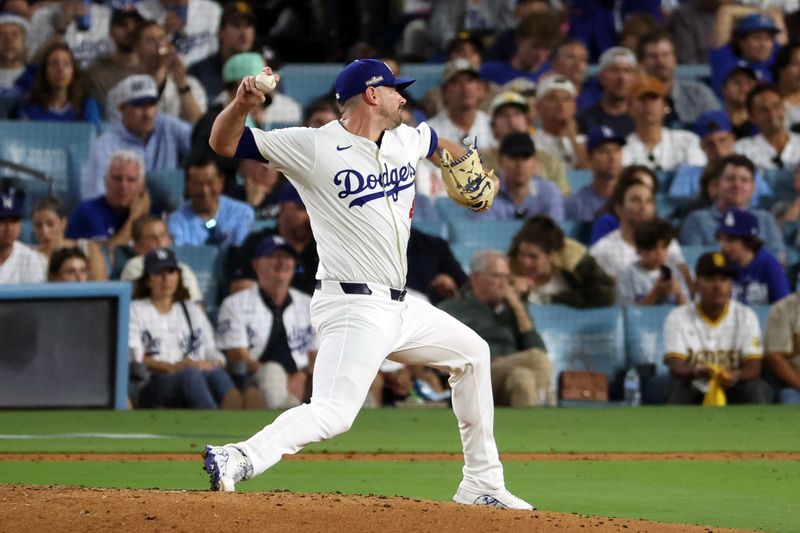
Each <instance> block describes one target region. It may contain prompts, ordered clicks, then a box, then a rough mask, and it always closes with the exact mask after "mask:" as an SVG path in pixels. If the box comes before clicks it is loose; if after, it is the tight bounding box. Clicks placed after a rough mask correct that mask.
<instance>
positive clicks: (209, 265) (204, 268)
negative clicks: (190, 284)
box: [173, 245, 222, 314]
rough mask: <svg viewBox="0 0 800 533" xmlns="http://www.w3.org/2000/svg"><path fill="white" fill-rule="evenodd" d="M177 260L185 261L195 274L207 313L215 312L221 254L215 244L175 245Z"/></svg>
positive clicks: (217, 300) (217, 299)
mask: <svg viewBox="0 0 800 533" xmlns="http://www.w3.org/2000/svg"><path fill="white" fill-rule="evenodd" d="M173 250H174V252H175V257H177V258H178V261H181V262H183V263H186V264H187V265H189V267H191V269H192V270H193V271H194V273H195V274H196V275H197V283H198V285H199V286H200V292H202V293H203V301H204V302H205V304H206V310H207V311H208V313H209V314H212V313H215V312H216V310H217V305H218V304H219V278H220V274H221V269H222V265H221V260H222V254H221V253H220V251H219V248H217V247H216V246H205V245H204V246H176V247H175V248H173Z"/></svg>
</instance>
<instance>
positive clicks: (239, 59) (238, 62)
mask: <svg viewBox="0 0 800 533" xmlns="http://www.w3.org/2000/svg"><path fill="white" fill-rule="evenodd" d="M263 69H264V57H263V56H262V55H261V54H258V53H256V52H243V53H241V54H235V55H232V56H231V57H230V58H229V59H228V60H227V61H226V62H225V66H223V67H222V81H224V82H225V83H239V82H240V81H242V79H244V78H245V77H246V76H255V75H256V74H258V73H259V72H261V71H262V70H263Z"/></svg>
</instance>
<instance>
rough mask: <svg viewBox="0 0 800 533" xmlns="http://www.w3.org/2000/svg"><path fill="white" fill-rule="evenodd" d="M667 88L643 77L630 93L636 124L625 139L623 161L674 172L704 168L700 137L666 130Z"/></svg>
mask: <svg viewBox="0 0 800 533" xmlns="http://www.w3.org/2000/svg"><path fill="white" fill-rule="evenodd" d="M666 97H667V88H666V86H665V85H664V84H663V83H661V81H659V80H658V79H656V78H654V77H652V76H647V75H645V76H641V77H640V78H639V79H638V80H637V82H636V84H635V85H634V86H633V90H632V91H631V102H630V106H629V108H628V112H629V113H630V115H631V117H633V122H634V124H635V125H636V126H635V128H634V131H633V133H631V134H630V135H628V137H627V138H626V139H625V141H626V142H625V147H624V148H623V149H622V162H623V164H625V166H628V165H645V166H647V167H649V168H651V169H653V170H655V171H672V170H675V169H676V168H678V167H679V166H681V165H693V166H705V164H706V155H705V154H704V153H703V150H702V149H701V148H700V138H699V137H698V136H697V135H695V134H694V133H692V132H690V131H684V130H673V129H670V128H665V127H664V118H665V117H666V116H667V113H668V112H669V107H668V106H667V101H666Z"/></svg>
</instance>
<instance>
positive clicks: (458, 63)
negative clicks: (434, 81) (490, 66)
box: [442, 57, 479, 85]
mask: <svg viewBox="0 0 800 533" xmlns="http://www.w3.org/2000/svg"><path fill="white" fill-rule="evenodd" d="M462 72H467V73H469V74H472V76H473V77H474V78H477V77H478V75H479V74H478V69H476V68H475V65H473V64H472V63H470V62H469V60H468V59H465V58H463V57H459V58H457V59H453V60H452V61H448V62H447V63H445V65H444V70H443V71H442V85H445V84H447V83H448V82H450V80H452V79H453V78H454V77H456V76H457V75H458V74H461V73H462Z"/></svg>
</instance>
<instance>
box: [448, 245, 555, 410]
mask: <svg viewBox="0 0 800 533" xmlns="http://www.w3.org/2000/svg"><path fill="white" fill-rule="evenodd" d="M510 277H511V270H510V268H509V265H508V259H507V258H506V256H505V255H503V254H502V253H500V252H497V251H494V250H485V251H482V252H478V253H477V254H475V256H474V257H473V258H472V261H471V263H470V282H471V284H470V286H471V290H470V291H469V292H467V293H465V294H464V295H462V296H461V297H459V298H453V299H450V300H447V301H445V302H444V303H442V304H441V305H440V306H439V307H440V308H441V309H442V310H443V311H445V312H447V313H449V314H451V315H452V316H454V317H455V318H457V319H458V320H460V321H461V322H463V323H464V324H466V325H468V326H469V327H470V328H472V330H473V331H475V332H476V333H477V334H478V335H480V337H481V338H482V339H483V340H485V341H486V342H487V343H488V344H489V351H490V353H491V367H492V369H491V374H492V390H493V392H494V399H495V405H498V406H501V405H507V406H511V407H533V406H537V405H554V404H555V398H554V394H553V385H552V372H553V369H552V364H551V363H550V360H549V358H548V356H547V351H546V348H545V345H544V341H542V338H541V337H540V336H539V333H538V332H537V331H536V328H535V327H534V325H533V320H531V317H530V314H529V313H528V308H527V306H526V305H525V303H524V302H523V301H522V300H521V299H520V297H519V296H518V294H517V292H516V291H515V290H514V288H513V287H512V286H511V284H510V282H509V280H510Z"/></svg>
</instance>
